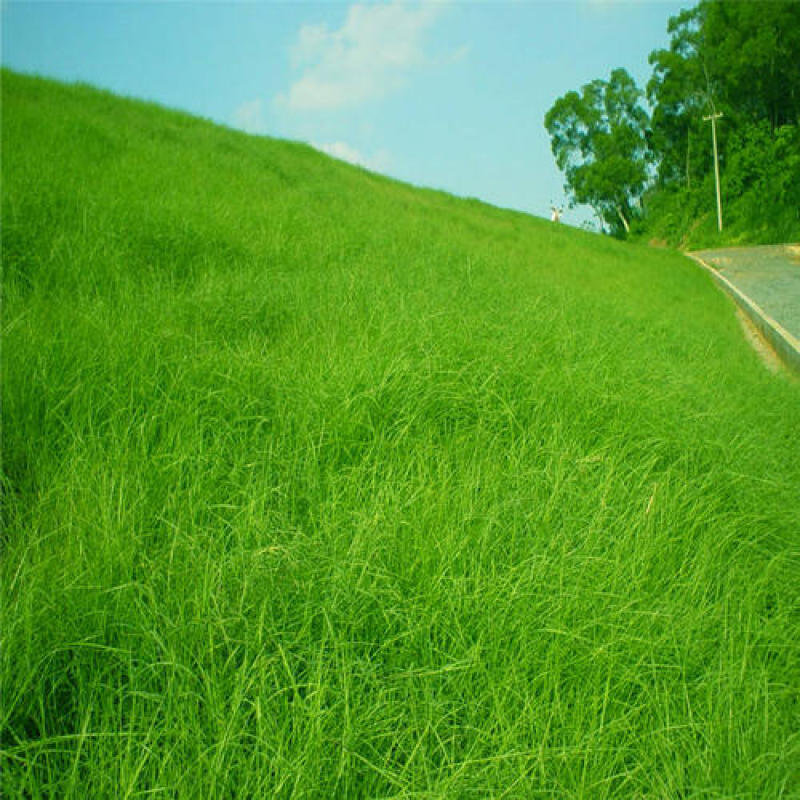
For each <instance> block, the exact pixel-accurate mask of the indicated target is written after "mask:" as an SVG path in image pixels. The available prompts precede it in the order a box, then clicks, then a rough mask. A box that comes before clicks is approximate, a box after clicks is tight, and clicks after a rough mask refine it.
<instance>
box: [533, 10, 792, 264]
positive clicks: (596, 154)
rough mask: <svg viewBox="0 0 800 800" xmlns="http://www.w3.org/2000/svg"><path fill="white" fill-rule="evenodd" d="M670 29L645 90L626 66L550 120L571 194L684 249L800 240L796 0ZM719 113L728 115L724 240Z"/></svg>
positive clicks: (708, 15)
mask: <svg viewBox="0 0 800 800" xmlns="http://www.w3.org/2000/svg"><path fill="white" fill-rule="evenodd" d="M668 32H669V34H670V37H671V39H670V46H669V48H668V49H665V50H657V51H655V52H653V53H651V54H650V64H651V65H652V67H653V75H652V77H651V79H650V80H649V82H648V84H647V87H646V90H645V89H641V88H639V87H637V86H636V84H635V82H634V81H633V79H632V78H631V77H630V76H629V75H628V73H627V72H625V70H621V69H618V70H614V71H613V72H612V74H611V76H610V78H609V80H608V81H604V80H596V81H592V82H591V83H589V84H587V85H586V86H584V87H582V89H581V92H580V93H578V92H575V91H573V92H568V93H567V94H566V95H565V96H564V97H561V98H559V99H558V100H557V101H556V103H555V104H554V105H553V107H552V108H551V109H550V111H549V112H548V114H547V116H546V118H545V126H546V127H547V130H548V131H549V133H550V136H551V139H552V147H553V153H554V155H555V157H556V161H557V163H558V165H559V168H561V169H562V171H564V174H565V178H566V182H567V183H566V187H565V188H566V191H567V192H568V195H569V196H570V198H571V199H572V201H573V202H576V203H586V204H588V205H590V206H591V207H592V208H593V209H594V210H595V213H596V214H597V216H598V219H599V220H600V221H601V224H602V226H603V227H604V228H605V229H606V230H607V231H608V232H610V233H612V234H614V235H615V236H618V237H620V238H624V237H629V238H633V239H640V240H642V239H643V240H645V241H652V242H659V243H663V244H670V245H672V246H675V247H682V248H697V247H711V246H715V245H716V246H719V245H723V244H770V243H779V242H787V241H798V240H800V13H799V9H798V5H797V3H796V2H795V0H769V2H760V3H743V2H729V1H728V0H724V2H712V0H703V1H702V2H700V3H699V4H698V5H697V6H695V7H694V8H692V9H689V10H687V11H683V12H682V13H681V14H679V15H678V16H677V17H673V18H671V19H670V20H669V24H668ZM645 101H646V104H647V106H648V107H649V112H650V113H648V110H647V108H645ZM712 114H721V115H722V116H721V117H720V118H719V119H718V121H717V137H718V152H719V161H720V173H721V180H720V184H721V195H722V206H723V230H722V232H720V231H719V230H718V226H717V210H716V186H715V178H714V158H713V150H712V133H711V125H710V122H709V121H708V120H707V119H706V118H707V117H710V116H711V115H712Z"/></svg>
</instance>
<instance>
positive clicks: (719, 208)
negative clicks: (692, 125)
mask: <svg viewBox="0 0 800 800" xmlns="http://www.w3.org/2000/svg"><path fill="white" fill-rule="evenodd" d="M721 116H722V112H721V111H715V112H714V113H713V114H711V115H710V116H708V117H703V121H704V122H708V121H709V120H710V121H711V137H712V139H713V140H714V177H715V178H716V182H717V227H718V228H719V230H720V231H722V197H721V195H720V193H719V156H718V155H717V120H718V119H719V118H720V117H721Z"/></svg>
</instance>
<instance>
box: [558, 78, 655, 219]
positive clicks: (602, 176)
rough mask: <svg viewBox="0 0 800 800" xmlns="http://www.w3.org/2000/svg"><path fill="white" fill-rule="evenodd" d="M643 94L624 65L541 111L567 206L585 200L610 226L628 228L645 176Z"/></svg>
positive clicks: (646, 159) (645, 148)
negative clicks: (563, 179) (561, 173)
mask: <svg viewBox="0 0 800 800" xmlns="http://www.w3.org/2000/svg"><path fill="white" fill-rule="evenodd" d="M643 96H644V93H643V92H642V91H641V90H640V89H639V88H638V87H637V86H636V83H635V81H634V80H633V78H631V76H630V75H629V74H628V73H627V72H626V71H625V70H624V69H615V70H614V71H613V72H612V73H611V76H610V78H609V80H608V81H603V80H595V81H592V82H591V83H587V84H586V85H585V86H583V87H582V89H581V91H580V94H579V93H578V92H575V91H572V92H567V94H565V95H564V96H563V97H560V98H559V99H558V100H556V102H555V104H554V105H553V107H552V108H551V109H550V110H549V111H548V112H547V114H546V115H545V120H544V124H545V127H546V128H547V132H548V133H549V134H550V139H551V147H552V150H553V155H554V156H555V158H556V163H557V164H558V168H559V169H560V170H561V171H562V172H563V173H564V175H565V177H566V184H565V187H564V188H565V190H566V192H567V194H568V196H569V197H570V201H571V202H572V204H573V205H574V204H576V203H586V204H587V205H590V206H591V207H592V208H593V209H594V211H595V213H596V214H597V215H598V216H599V217H600V218H601V219H602V220H603V221H604V222H605V223H606V224H608V225H609V226H611V228H612V230H617V231H619V226H620V223H621V225H622V229H624V231H625V233H628V232H629V231H630V222H631V219H632V217H633V208H634V206H635V205H636V202H637V201H638V200H639V199H640V198H641V195H642V192H643V191H644V188H645V185H646V183H647V179H648V146H647V138H646V131H647V127H648V123H649V118H648V116H647V112H646V111H645V110H644V108H643V107H642V105H641V100H642V98H643Z"/></svg>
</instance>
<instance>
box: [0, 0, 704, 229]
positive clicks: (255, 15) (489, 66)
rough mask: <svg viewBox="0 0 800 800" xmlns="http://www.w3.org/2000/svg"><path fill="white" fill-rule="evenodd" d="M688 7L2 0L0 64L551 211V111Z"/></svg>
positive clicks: (658, 35) (556, 182)
mask: <svg viewBox="0 0 800 800" xmlns="http://www.w3.org/2000/svg"><path fill="white" fill-rule="evenodd" d="M692 5H694V3H693V2H682V3H676V2H666V0H665V1H664V2H645V1H644V0H639V2H615V1H613V0H560V1H559V2H555V1H553V2H530V1H528V2H480V3H478V2H457V3H445V2H424V3H411V2H397V1H396V0H395V1H394V2H390V3H367V4H348V3H341V2H325V3H311V2H282V3H277V2H236V1H235V0H228V2H109V1H108V0H106V2H92V3H85V2H68V1H67V2H65V1H64V0H62V1H61V2H41V0H29V1H28V2H7V0H2V62H3V64H4V65H5V66H8V67H11V68H12V69H16V70H19V71H23V72H29V73H38V74H41V75H45V76H48V77H54V78H59V79H62V80H68V81H73V80H83V81H87V82H89V83H92V84H94V85H97V86H101V87H104V88H108V89H111V90H113V91H115V92H119V93H121V94H124V95H128V96H132V97H139V98H144V99H148V100H155V101H157V102H160V103H162V104H164V105H167V106H171V107H175V108H180V109H183V110H186V111H189V112H191V113H194V114H198V115H200V116H203V117H207V118H210V119H212V120H215V121H217V122H221V123H223V124H226V125H230V126H233V127H238V128H241V129H243V130H246V131H248V132H251V133H259V134H266V135H270V136H278V137H282V138H289V139H299V140H302V141H306V142H309V143H311V144H314V145H315V146H316V147H318V148H320V149H322V150H325V151H326V152H328V153H331V154H333V155H335V156H337V157H340V158H345V159H346V160H350V161H353V162H356V163H361V164H362V165H364V166H367V167H368V168H370V169H374V170H376V171H379V172H383V173H385V174H388V175H392V176H393V177H396V178H400V179H402V180H406V181H410V182H411V183H415V184H418V185H422V186H431V187H435V188H438V189H445V190H447V191H450V192H453V193H455V194H459V195H463V196H470V197H479V198H480V199H482V200H485V201H487V202H490V203H493V204H495V205H499V206H504V207H507V208H516V209H519V210H522V211H526V212H529V213H532V214H536V215H538V216H547V215H548V214H549V210H550V204H551V202H554V203H557V204H563V203H564V192H563V178H562V176H561V174H560V173H559V172H558V170H557V169H556V167H555V164H554V161H553V157H552V155H551V152H550V145H549V139H548V137H547V133H546V131H545V130H544V126H543V118H544V115H545V113H546V112H547V110H548V108H550V106H551V105H552V104H553V102H554V101H555V100H556V98H557V97H559V96H560V95H562V94H564V93H565V92H567V91H569V90H570V89H577V88H579V87H580V86H581V85H583V84H584V83H587V82H588V81H590V80H593V79H595V78H607V77H608V74H609V73H610V71H611V70H612V69H613V68H615V67H624V68H626V69H627V70H628V71H629V72H630V73H631V74H632V75H633V76H634V78H635V79H636V80H637V82H638V83H639V84H640V85H642V86H643V85H644V84H645V83H646V81H647V78H648V77H649V74H650V70H649V66H648V63H647V57H648V54H649V53H650V51H651V50H654V49H657V48H660V47H665V46H667V44H668V35H667V21H668V19H669V17H670V16H673V15H675V14H677V13H678V12H679V11H680V10H681V8H686V7H691V6H692ZM588 217H589V214H588V212H587V211H585V210H580V209H576V210H574V211H567V213H566V214H565V218H564V221H565V222H571V223H573V224H579V223H581V222H582V221H583V220H585V219H588Z"/></svg>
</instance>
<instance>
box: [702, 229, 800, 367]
mask: <svg viewBox="0 0 800 800" xmlns="http://www.w3.org/2000/svg"><path fill="white" fill-rule="evenodd" d="M690 255H692V256H695V257H697V258H698V259H700V260H701V261H702V262H703V263H704V264H705V265H707V266H708V267H711V268H713V270H715V271H716V272H717V273H718V274H719V275H720V276H722V278H724V279H725V281H727V283H729V284H733V287H734V288H735V289H736V290H738V292H739V293H740V294H742V295H744V296H745V299H749V300H750V301H751V304H752V303H754V304H755V305H756V306H757V307H758V308H757V309H756V310H755V312H754V311H753V309H752V308H751V309H748V308H747V307H746V304H743V303H742V302H739V304H740V305H742V306H743V308H744V310H745V311H746V312H747V313H748V314H749V315H750V316H751V317H754V316H766V317H767V319H768V318H769V317H771V318H772V320H774V321H775V322H777V323H778V326H777V328H778V329H780V328H783V332H784V333H785V332H788V334H789V336H788V337H787V336H785V335H784V336H783V337H782V338H783V339H785V340H787V341H786V342H785V343H784V342H780V343H776V342H775V341H773V345H775V346H776V349H778V350H779V351H780V350H785V346H784V345H785V344H788V345H790V349H794V350H795V351H796V354H795V355H792V354H791V353H789V354H788V355H789V360H790V361H793V362H795V364H797V363H800V350H798V342H800V245H798V244H788V245H771V246H768V247H732V248H728V249H725V250H700V251H698V252H695V253H691V254H690ZM720 283H723V284H724V281H720ZM737 301H738V298H737ZM759 309H760V310H761V311H763V312H764V314H761V315H758V313H757V312H758V310H759ZM768 321H769V320H768ZM754 322H757V323H758V320H756V319H754ZM758 327H759V328H761V327H762V326H761V325H759V326H758ZM772 327H776V326H772ZM762 332H764V333H765V334H768V332H766V331H764V330H763V329H762ZM779 333H780V331H779ZM768 338H769V339H770V340H772V339H773V337H772V336H771V335H768ZM792 340H794V341H792Z"/></svg>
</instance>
